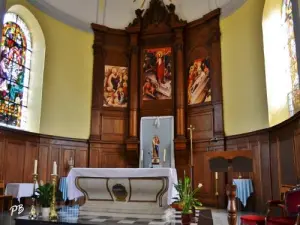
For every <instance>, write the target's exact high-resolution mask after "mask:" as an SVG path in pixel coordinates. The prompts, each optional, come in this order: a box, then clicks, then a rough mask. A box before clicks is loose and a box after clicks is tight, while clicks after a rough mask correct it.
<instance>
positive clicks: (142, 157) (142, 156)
mask: <svg viewBox="0 0 300 225" xmlns="http://www.w3.org/2000/svg"><path fill="white" fill-rule="evenodd" d="M143 154H144V151H143V149H142V150H141V161H142V160H143V159H144V155H143Z"/></svg>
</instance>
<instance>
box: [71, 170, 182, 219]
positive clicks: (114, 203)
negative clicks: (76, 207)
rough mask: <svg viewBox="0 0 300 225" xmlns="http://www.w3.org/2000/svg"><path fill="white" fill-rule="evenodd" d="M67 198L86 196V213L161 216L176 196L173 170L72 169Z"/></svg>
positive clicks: (84, 206)
mask: <svg viewBox="0 0 300 225" xmlns="http://www.w3.org/2000/svg"><path fill="white" fill-rule="evenodd" d="M67 182H68V198H69V199H70V200H72V199H77V198H79V197H82V196H85V199H86V203H85V205H83V207H81V209H82V210H84V211H100V212H117V211H120V212H121V211H122V212H123V213H132V212H135V213H136V212H139V213H144V214H145V213H150V214H151V213H152V214H160V212H164V210H166V209H167V208H168V206H169V205H170V204H171V203H172V202H173V198H174V197H176V196H177V192H176V190H175V188H174V184H176V183H177V173H176V170H175V169H170V168H157V169H155V168H151V169H147V168H140V169H139V168H134V169H133V168H120V169H119V168H114V169H110V168H73V169H72V170H71V171H70V173H69V175H68V177H67Z"/></svg>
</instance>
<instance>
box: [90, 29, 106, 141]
mask: <svg viewBox="0 0 300 225" xmlns="http://www.w3.org/2000/svg"><path fill="white" fill-rule="evenodd" d="M92 28H93V31H94V34H95V35H94V36H95V39H94V45H93V50H94V63H93V90H92V93H93V94H92V112H91V113H92V114H91V117H92V121H93V122H92V123H91V131H90V141H99V140H101V121H102V118H101V117H102V115H101V109H102V107H103V86H104V83H103V82H104V60H105V50H104V48H103V46H104V38H105V29H106V28H105V27H102V26H99V25H97V24H92ZM94 121H95V122H94Z"/></svg>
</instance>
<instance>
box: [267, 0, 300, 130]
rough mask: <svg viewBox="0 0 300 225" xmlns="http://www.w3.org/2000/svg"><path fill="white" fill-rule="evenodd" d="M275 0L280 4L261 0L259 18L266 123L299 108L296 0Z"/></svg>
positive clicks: (276, 120)
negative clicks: (261, 5)
mask: <svg viewBox="0 0 300 225" xmlns="http://www.w3.org/2000/svg"><path fill="white" fill-rule="evenodd" d="M279 1H281V3H282V4H278V0H265V5H264V12H263V20H262V28H263V41H264V55H265V73H266V88H267V98H268V111H269V125H270V126H274V125H276V124H278V123H281V122H283V121H284V120H286V119H288V118H289V117H291V116H293V115H294V114H295V113H296V112H298V111H300V102H299V100H300V98H299V97H300V95H299V94H300V92H299V74H298V58H297V55H299V54H298V52H296V49H297V48H296V47H297V46H296V41H295V40H296V39H295V30H294V29H295V27H296V26H295V22H297V20H296V19H298V16H296V14H297V13H298V11H297V7H296V6H295V5H293V3H295V2H296V1H294V0H279ZM293 6H294V8H293ZM299 53H300V52H299Z"/></svg>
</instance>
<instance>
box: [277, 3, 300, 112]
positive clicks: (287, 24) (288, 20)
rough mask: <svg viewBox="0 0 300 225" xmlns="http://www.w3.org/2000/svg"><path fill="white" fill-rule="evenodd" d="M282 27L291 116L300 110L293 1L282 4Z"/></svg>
mask: <svg viewBox="0 0 300 225" xmlns="http://www.w3.org/2000/svg"><path fill="white" fill-rule="evenodd" d="M281 15H282V27H283V35H284V41H285V43H284V45H283V47H284V53H285V60H286V61H285V63H284V65H285V74H286V76H289V77H290V81H291V89H292V90H291V92H290V93H289V94H288V104H289V111H290V115H294V114H295V112H298V111H299V110H300V102H299V100H300V99H299V94H300V92H299V75H298V63H297V54H296V43H295V32H294V20H293V4H292V1H291V0H283V2H282V11H281Z"/></svg>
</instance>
